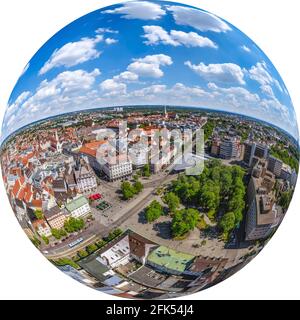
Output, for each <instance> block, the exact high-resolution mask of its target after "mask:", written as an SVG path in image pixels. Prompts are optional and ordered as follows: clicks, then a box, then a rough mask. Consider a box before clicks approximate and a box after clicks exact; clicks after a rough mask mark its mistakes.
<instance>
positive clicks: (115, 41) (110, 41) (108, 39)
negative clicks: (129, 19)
mask: <svg viewBox="0 0 300 320" xmlns="http://www.w3.org/2000/svg"><path fill="white" fill-rule="evenodd" d="M117 42H118V40H117V39H112V38H106V39H105V43H106V44H108V45H109V44H115V43H117Z"/></svg>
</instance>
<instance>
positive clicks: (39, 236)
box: [0, 1, 299, 299]
mask: <svg viewBox="0 0 300 320" xmlns="http://www.w3.org/2000/svg"><path fill="white" fill-rule="evenodd" d="M298 136H299V134H298V127H297V120H296V115H295V111H294V108H293V105H292V102H291V99H290V96H289V93H288V91H287V88H286V86H285V84H284V83H283V80H282V79H281V77H280V75H279V74H278V72H277V70H276V69H275V67H274V66H273V64H272V63H271V61H270V60H269V59H268V57H267V56H266V55H265V54H264V53H263V52H262V51H261V50H260V49H259V48H258V47H257V45H255V43H254V42H253V41H252V40H250V39H249V38H248V37H247V36H246V35H245V34H243V33H242V32H241V31H239V30H238V29H237V28H236V27H234V26H233V25H231V24H230V23H229V22H226V21H224V20H222V19H221V18H219V17H217V16H215V15H213V14H211V13H209V12H206V11H203V10H201V9H198V8H194V7H190V6H187V5H182V4H179V3H174V2H168V1H132V2H124V3H122V4H117V5H113V6H110V7H106V8H103V9H99V10H97V11H94V12H92V13H90V14H88V15H86V16H83V17H81V18H80V19H78V20H76V21H74V22H72V23H71V24H70V25H68V26H66V27H65V28H64V29H62V30H61V31H59V32H58V33H57V34H56V35H54V36H53V37H52V38H51V39H50V40H49V41H47V42H46V43H45V45H43V46H42V47H41V49H40V50H39V51H38V52H37V53H36V54H35V55H34V56H33V58H32V59H31V60H30V62H29V63H28V64H27V66H26V67H25V69H24V71H23V73H22V75H21V76H20V78H19V80H18V82H17V84H16V86H15V87H14V89H13V91H12V94H11V96H10V99H9V102H8V105H7V109H6V113H5V116H4V120H3V124H2V134H1V150H0V152H1V153H0V156H1V168H2V176H3V183H4V186H5V189H6V191H7V195H8V198H9V201H10V204H11V206H12V209H13V211H12V212H9V214H12V213H14V214H15V216H16V218H17V220H18V221H19V223H20V225H21V227H22V229H23V231H24V232H25V233H26V235H27V236H28V238H29V239H30V240H31V241H32V243H33V244H34V245H35V246H36V247H37V248H38V249H39V250H40V252H41V253H42V254H43V255H44V256H45V257H46V259H48V260H49V261H50V262H51V263H52V264H54V265H55V266H56V267H57V268H59V269H60V270H61V271H62V272H64V273H65V274H67V275H69V276H70V277H72V278H74V279H75V280H77V281H79V282H81V283H83V284H85V285H87V286H89V287H91V288H94V289H96V290H98V291H100V292H104V293H107V294H111V295H114V296H117V297H123V298H132V299H168V298H175V297H180V296H186V295H189V294H193V293H196V292H199V291H201V290H204V289H207V288H209V287H212V286H214V285H216V284H217V283H219V282H221V281H223V280H225V279H227V278H228V277H230V276H232V275H233V274H234V273H236V272H237V271H239V270H240V269H241V268H243V267H244V266H245V265H246V264H247V263H248V262H250V261H251V260H252V259H253V258H254V257H255V256H256V255H257V254H258V253H259V252H260V251H261V250H262V249H263V248H264V246H265V245H266V243H267V242H268V241H269V240H270V238H271V237H272V236H273V235H274V233H275V232H276V230H277V228H278V227H279V225H280V223H281V222H282V220H283V218H284V216H285V214H286V212H287V210H288V207H289V204H290V201H291V199H292V196H293V193H294V190H295V186H296V182H297V174H298V167H299V145H298ZM16 232H20V231H19V230H16ZM28 259H30V257H28Z"/></svg>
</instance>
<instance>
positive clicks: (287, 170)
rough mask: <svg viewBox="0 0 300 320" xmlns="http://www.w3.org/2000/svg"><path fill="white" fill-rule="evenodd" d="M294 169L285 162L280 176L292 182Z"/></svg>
mask: <svg viewBox="0 0 300 320" xmlns="http://www.w3.org/2000/svg"><path fill="white" fill-rule="evenodd" d="M291 176H292V169H291V167H290V166H288V165H287V164H283V165H282V168H281V173H280V178H281V179H283V180H286V181H289V182H291Z"/></svg>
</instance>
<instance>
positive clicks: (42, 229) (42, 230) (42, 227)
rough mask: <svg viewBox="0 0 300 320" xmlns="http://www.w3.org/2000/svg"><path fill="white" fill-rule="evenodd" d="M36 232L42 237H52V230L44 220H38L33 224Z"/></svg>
mask: <svg viewBox="0 0 300 320" xmlns="http://www.w3.org/2000/svg"><path fill="white" fill-rule="evenodd" d="M32 225H33V227H34V229H35V231H36V232H37V233H38V234H39V235H40V236H41V237H47V238H48V237H51V236H52V233H51V229H50V227H49V225H48V224H47V222H46V221H44V220H36V221H34V222H33V223H32Z"/></svg>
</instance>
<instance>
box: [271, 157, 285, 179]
mask: <svg viewBox="0 0 300 320" xmlns="http://www.w3.org/2000/svg"><path fill="white" fill-rule="evenodd" d="M282 166H283V162H282V161H281V160H279V159H277V158H275V157H272V156H270V157H269V159H268V170H269V171H271V172H272V173H274V174H275V176H276V177H280V176H281V169H282Z"/></svg>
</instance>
